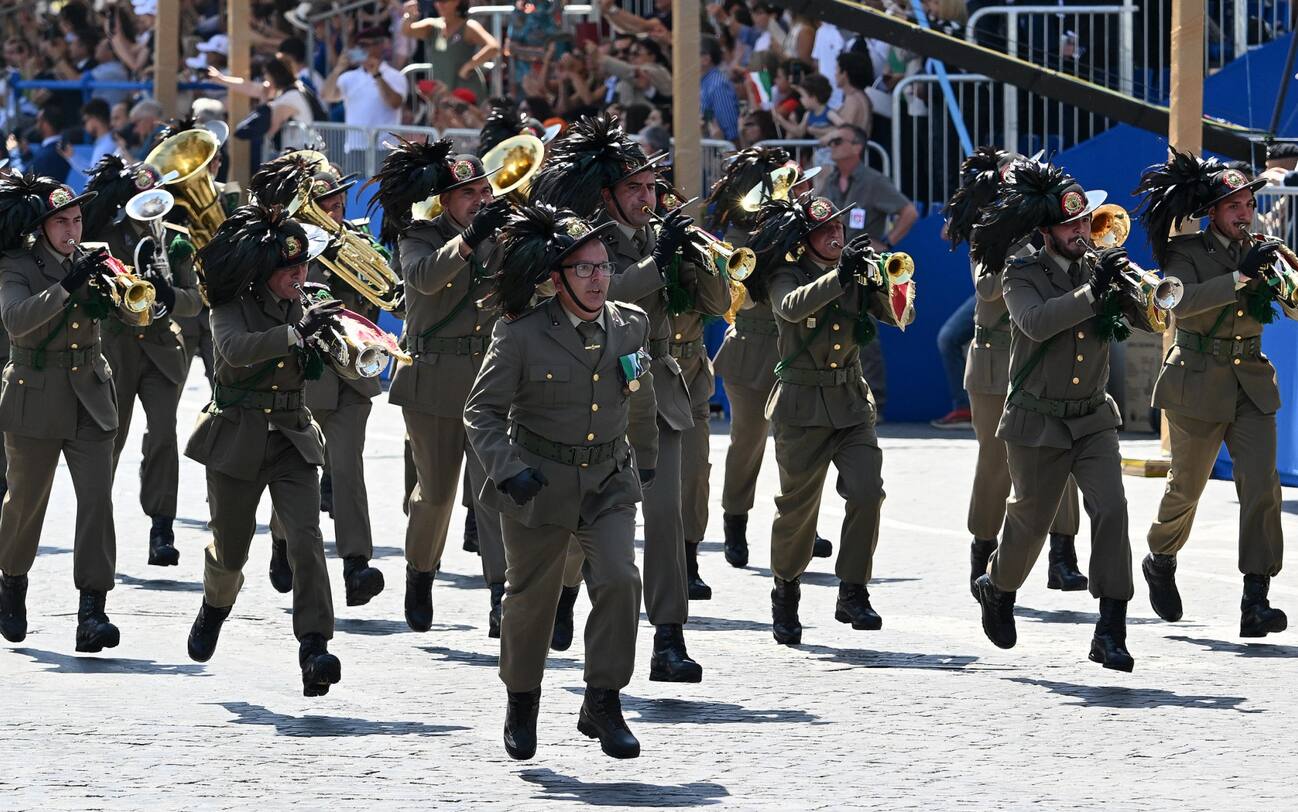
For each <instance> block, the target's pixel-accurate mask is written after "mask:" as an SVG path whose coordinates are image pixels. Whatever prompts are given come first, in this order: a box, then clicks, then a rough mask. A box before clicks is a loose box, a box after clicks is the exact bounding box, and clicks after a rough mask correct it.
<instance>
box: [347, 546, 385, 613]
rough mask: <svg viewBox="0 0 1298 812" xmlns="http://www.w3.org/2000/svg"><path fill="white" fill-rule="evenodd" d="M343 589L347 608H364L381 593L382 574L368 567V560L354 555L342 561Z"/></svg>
mask: <svg viewBox="0 0 1298 812" xmlns="http://www.w3.org/2000/svg"><path fill="white" fill-rule="evenodd" d="M343 588H344V589H345V590H346V592H347V605H348V606H364V605H365V604H367V603H369V602H370V599H371V598H373V597H374V596H375V595H377V594H379V593H380V592H382V591H383V573H382V572H379V570H378V569H377V568H375V567H371V566H370V560H369V559H368V558H365V557H364V556H359V555H354V556H350V557H348V558H345V559H343Z"/></svg>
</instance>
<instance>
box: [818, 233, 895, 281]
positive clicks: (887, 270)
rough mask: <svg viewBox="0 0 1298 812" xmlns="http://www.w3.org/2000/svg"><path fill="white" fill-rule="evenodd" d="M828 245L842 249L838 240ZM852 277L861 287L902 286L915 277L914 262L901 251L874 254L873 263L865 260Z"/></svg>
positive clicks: (853, 272)
mask: <svg viewBox="0 0 1298 812" xmlns="http://www.w3.org/2000/svg"><path fill="white" fill-rule="evenodd" d="M829 245H830V247H831V248H843V247H844V246H843V244H842V243H841V242H839V241H838V240H830V242H829ZM852 275H853V276H854V277H856V281H857V282H858V283H859V284H861V285H873V286H876V287H892V286H894V285H904V284H906V283H907V282H909V281H910V280H911V279H913V278H914V277H915V260H914V259H913V258H912V257H911V255H910V254H907V253H905V252H903V251H892V252H889V253H886V254H876V255H875V259H874V261H868V260H867V261H866V262H865V264H864V267H861V268H856V269H854V270H853V271H852Z"/></svg>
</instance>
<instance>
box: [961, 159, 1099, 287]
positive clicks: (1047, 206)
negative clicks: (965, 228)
mask: <svg viewBox="0 0 1298 812" xmlns="http://www.w3.org/2000/svg"><path fill="white" fill-rule="evenodd" d="M1075 184H1076V181H1075V180H1074V179H1073V178H1072V176H1070V175H1069V174H1068V173H1067V172H1065V171H1064V170H1063V169H1061V168H1060V167H1058V166H1055V165H1054V164H1048V163H1042V162H1040V161H1024V162H1022V163H1020V164H1018V165H1017V166H1016V168H1015V170H1014V177H1013V179H1012V180H1010V181H1008V182H1006V183H1004V184H1002V186H1001V191H1000V194H998V195H997V196H996V197H995V198H994V199H993V200H992V201H991V203H990V204H988V205H987V206H986V207H984V208H983V215H982V217H981V218H980V219H979V222H978V223H977V224H976V225H975V226H974V227H973V233H972V235H971V237H970V240H969V256H970V257H972V258H973V260H974V261H975V262H977V263H978V264H979V265H981V266H982V268H983V270H982V273H1000V272H1001V270H1002V269H1004V267H1005V262H1006V260H1007V259H1008V257H1009V254H1010V251H1011V250H1013V247H1014V246H1015V245H1016V244H1017V243H1018V242H1019V241H1020V240H1022V239H1023V237H1025V236H1027V235H1028V234H1030V233H1031V232H1032V231H1033V230H1034V229H1037V228H1041V227H1043V226H1046V225H1049V224H1051V223H1056V222H1058V221H1059V197H1060V195H1061V194H1062V193H1063V191H1064V190H1065V189H1067V188H1068V187H1069V186H1073V185H1075Z"/></svg>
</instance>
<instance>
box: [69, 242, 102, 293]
mask: <svg viewBox="0 0 1298 812" xmlns="http://www.w3.org/2000/svg"><path fill="white" fill-rule="evenodd" d="M107 261H108V251H106V250H104V249H103V248H100V249H98V250H96V251H91V252H89V253H87V254H82V255H81V256H79V257H77V258H76V259H74V260H73V261H72V267H71V268H70V269H68V272H67V274H66V275H65V276H64V277H63V279H62V280H60V281H59V284H60V285H62V286H63V289H64V290H66V291H67V292H68V293H71V292H72V291H74V290H76V289H77V288H79V287H81V286H82V285H84V284H86V280H87V279H89V278H90V275H91V274H93V273H95V272H96V271H98V270H102V269H103V267H104V264H105V263H106V262H107Z"/></svg>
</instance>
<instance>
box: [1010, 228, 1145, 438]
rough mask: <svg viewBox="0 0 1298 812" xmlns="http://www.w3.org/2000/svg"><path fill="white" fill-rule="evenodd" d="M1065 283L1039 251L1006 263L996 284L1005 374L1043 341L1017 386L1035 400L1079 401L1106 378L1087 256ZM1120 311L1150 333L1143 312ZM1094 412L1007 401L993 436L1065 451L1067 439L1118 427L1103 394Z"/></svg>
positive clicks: (1062, 273)
mask: <svg viewBox="0 0 1298 812" xmlns="http://www.w3.org/2000/svg"><path fill="white" fill-rule="evenodd" d="M1080 263H1081V274H1080V279H1079V282H1078V284H1077V285H1073V284H1072V282H1071V281H1070V280H1069V278H1068V273H1067V272H1066V271H1064V270H1063V269H1062V268H1060V267H1059V266H1058V265H1057V264H1056V263H1055V260H1054V259H1053V258H1051V257H1049V256H1048V255H1047V254H1046V252H1045V251H1041V252H1038V253H1036V254H1033V255H1032V256H1029V257H1023V258H1019V259H1016V260H1011V262H1010V263H1009V266H1008V267H1007V268H1006V269H1005V272H1004V274H1003V275H1002V278H1001V281H1002V284H1003V285H1004V288H1005V304H1006V306H1007V307H1008V308H1009V313H1010V324H1011V335H1010V365H1009V369H1010V379H1011V382H1012V381H1013V378H1014V376H1015V375H1017V374H1019V373H1020V371H1021V370H1023V369H1024V368H1026V367H1027V366H1028V364H1029V359H1031V358H1033V357H1034V356H1036V355H1037V353H1038V350H1039V348H1040V347H1041V346H1042V345H1043V344H1046V343H1047V342H1048V343H1049V346H1048V347H1047V348H1046V350H1045V351H1044V354H1042V355H1040V357H1039V359H1038V360H1037V361H1036V362H1035V363H1034V365H1033V366H1032V367H1031V369H1030V371H1029V372H1028V373H1027V375H1026V377H1025V379H1024V381H1023V384H1022V386H1021V387H1020V388H1021V391H1023V392H1026V393H1028V394H1031V395H1035V396H1037V397H1039V398H1049V399H1053V400H1082V399H1085V398H1089V397H1092V396H1095V395H1097V393H1103V392H1104V388H1105V386H1106V385H1107V384H1108V382H1109V343H1108V342H1107V341H1101V340H1100V339H1099V338H1098V336H1097V335H1096V328H1097V324H1098V321H1097V319H1096V317H1095V314H1096V304H1095V303H1094V302H1093V301H1092V298H1091V287H1090V278H1091V275H1092V267H1093V266H1092V259H1091V258H1089V257H1084V258H1083V259H1081V260H1080ZM1126 301H1127V302H1129V303H1131V304H1132V305H1133V306H1131V307H1126V308H1125V313H1126V315H1127V319H1128V321H1129V322H1130V324H1131V327H1132V328H1133V329H1137V330H1145V331H1147V332H1148V331H1152V329H1153V328H1152V327H1151V326H1150V324H1149V322H1148V320H1147V319H1146V318H1145V316H1144V311H1143V310H1141V309H1139V308H1137V307H1134V300H1131V299H1127V300H1126ZM1103 397H1104V400H1103V402H1101V403H1100V404H1099V406H1098V408H1096V409H1095V411H1094V412H1092V413H1091V414H1088V415H1083V416H1080V417H1070V418H1060V417H1054V416H1051V415H1044V414H1040V413H1037V412H1032V411H1028V410H1026V409H1023V408H1020V407H1018V406H1016V405H1014V404H1013V403H1007V404H1006V406H1005V413H1004V415H1002V416H1001V422H1000V426H999V428H998V429H997V431H996V436H997V437H999V438H1001V439H1002V440H1005V441H1006V442H1011V443H1017V444H1019V445H1025V446H1039V447H1042V446H1043V447H1048V448H1071V447H1072V446H1073V441H1074V440H1076V439H1078V438H1081V437H1086V436H1088V435H1091V434H1094V433H1096V432H1098V431H1104V430H1106V429H1116V428H1117V427H1118V426H1121V425H1122V417H1121V415H1120V414H1119V412H1118V407H1117V404H1115V403H1114V402H1113V398H1112V397H1109V396H1108V395H1107V394H1104V395H1103Z"/></svg>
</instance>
